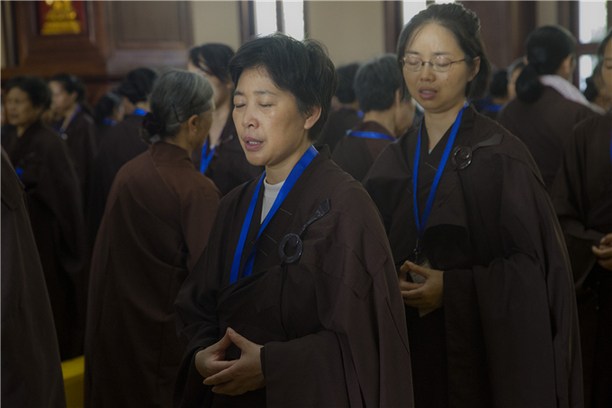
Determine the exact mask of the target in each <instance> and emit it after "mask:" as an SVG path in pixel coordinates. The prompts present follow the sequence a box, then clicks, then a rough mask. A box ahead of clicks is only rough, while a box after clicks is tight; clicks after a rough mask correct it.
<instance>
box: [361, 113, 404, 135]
mask: <svg viewBox="0 0 612 408" xmlns="http://www.w3.org/2000/svg"><path fill="white" fill-rule="evenodd" d="M363 122H376V123H378V124H379V125H381V126H383V127H384V128H385V129H387V132H389V135H391V136H393V137H397V135H396V134H395V118H394V116H393V111H388V110H387V111H369V112H367V113H365V114H364V115H363Z"/></svg>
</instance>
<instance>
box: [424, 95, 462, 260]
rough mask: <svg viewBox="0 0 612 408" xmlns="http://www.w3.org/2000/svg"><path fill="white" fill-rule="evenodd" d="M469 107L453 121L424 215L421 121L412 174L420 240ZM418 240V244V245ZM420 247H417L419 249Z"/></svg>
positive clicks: (460, 112)
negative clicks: (421, 204) (420, 184)
mask: <svg viewBox="0 0 612 408" xmlns="http://www.w3.org/2000/svg"><path fill="white" fill-rule="evenodd" d="M466 108H467V104H465V105H464V106H463V108H461V110H460V111H459V113H458V114H457V118H456V119H455V122H454V123H453V126H452V128H451V132H450V135H449V137H448V141H447V142H446V146H445V147H444V153H443V154H442V158H441V159H440V164H439V165H438V169H437V170H436V175H435V177H434V181H433V183H432V185H431V190H430V191H429V195H428V196H427V201H426V203H425V210H424V211H423V214H422V215H419V214H420V212H419V199H418V191H417V188H418V179H419V162H420V158H421V139H422V137H421V131H422V130H423V122H424V121H422V122H421V126H420V127H419V134H418V137H417V145H416V151H415V152H414V165H413V174H412V207H413V211H414V220H415V222H416V227H417V233H418V241H420V240H421V238H422V237H423V234H424V233H425V226H426V225H427V220H428V218H429V214H430V213H431V209H432V207H433V203H434V199H435V196H436V191H437V190H438V184H439V183H440V179H441V178H442V173H443V172H444V168H445V167H446V163H447V162H448V157H449V156H450V152H451V150H452V148H453V144H454V143H455V138H456V137H457V133H458V132H459V126H460V125H461V118H462V117H463V112H464V111H465V109H466ZM418 241H417V246H418ZM418 249H419V248H416V250H418Z"/></svg>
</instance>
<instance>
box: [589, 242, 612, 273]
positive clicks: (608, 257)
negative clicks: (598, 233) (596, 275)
mask: <svg viewBox="0 0 612 408" xmlns="http://www.w3.org/2000/svg"><path fill="white" fill-rule="evenodd" d="M591 250H592V251H593V254H594V255H595V256H596V257H597V263H599V265H601V267H602V268H604V269H607V270H609V271H612V234H606V235H605V236H604V237H603V238H602V239H601V241H599V245H598V246H595V245H593V247H592V248H591Z"/></svg>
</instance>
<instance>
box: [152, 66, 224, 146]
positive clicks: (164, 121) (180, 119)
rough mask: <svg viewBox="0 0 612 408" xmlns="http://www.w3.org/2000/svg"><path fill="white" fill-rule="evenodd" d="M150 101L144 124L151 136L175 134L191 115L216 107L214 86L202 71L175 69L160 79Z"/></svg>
mask: <svg viewBox="0 0 612 408" xmlns="http://www.w3.org/2000/svg"><path fill="white" fill-rule="evenodd" d="M150 103H151V112H150V114H149V115H148V116H149V117H148V118H146V119H145V124H144V126H145V128H146V129H147V131H148V132H149V134H150V135H151V138H154V137H155V136H157V137H159V138H160V139H165V138H168V137H173V136H175V135H176V134H177V133H178V130H179V128H180V127H181V124H182V123H184V122H186V121H187V120H188V119H189V118H190V117H191V116H193V115H199V114H201V113H203V112H207V111H209V110H212V109H214V99H213V88H212V86H211V85H210V83H209V82H208V81H207V80H206V79H205V78H204V77H202V76H201V75H198V74H195V73H192V72H188V71H185V70H180V69H172V70H170V71H168V72H166V73H164V74H163V75H162V76H161V77H160V78H159V80H158V81H157V82H156V84H155V87H154V88H153V93H152V94H151V102H150ZM155 139H156V138H155ZM151 141H154V140H151Z"/></svg>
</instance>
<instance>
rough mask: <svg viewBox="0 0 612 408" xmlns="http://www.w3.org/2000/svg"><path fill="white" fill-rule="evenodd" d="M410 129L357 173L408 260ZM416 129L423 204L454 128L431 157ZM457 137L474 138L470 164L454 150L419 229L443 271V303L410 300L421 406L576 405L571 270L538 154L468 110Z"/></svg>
mask: <svg viewBox="0 0 612 408" xmlns="http://www.w3.org/2000/svg"><path fill="white" fill-rule="evenodd" d="M417 132H418V129H413V130H412V131H411V132H409V133H407V134H406V135H405V136H404V137H402V138H400V139H399V140H398V142H397V143H393V144H391V145H389V146H388V147H387V148H386V149H385V151H383V153H381V155H380V156H379V157H378V159H377V161H376V162H375V163H374V165H373V166H372V168H371V169H370V173H369V174H368V176H367V177H366V180H365V182H364V186H365V187H366V189H367V190H368V192H369V193H370V195H371V197H372V198H373V199H374V201H375V203H376V204H377V205H378V208H379V210H380V213H381V215H382V218H383V220H384V224H385V227H386V229H387V234H388V235H389V241H390V243H391V249H392V251H393V255H394V257H395V262H396V264H398V265H400V264H401V263H402V262H403V261H404V260H406V259H410V260H413V259H414V258H413V249H414V248H415V246H416V239H417V232H416V225H415V220H414V216H413V205H412V202H413V199H412V174H413V171H412V167H413V162H414V153H415V149H416V140H417V137H416V136H417ZM423 132H424V135H423V137H424V142H423V143H422V151H421V155H422V157H423V161H422V164H421V166H420V167H419V171H420V173H419V185H418V187H419V195H418V199H419V203H420V204H419V208H420V209H421V211H422V209H423V208H424V202H425V200H426V197H427V195H428V194H429V190H430V187H431V181H432V180H433V178H434V174H435V170H436V167H437V166H438V164H439V158H440V156H441V155H442V151H443V150H444V147H445V145H446V140H447V139H448V136H449V133H450V131H447V133H446V135H445V136H444V138H443V139H442V140H441V141H440V142H439V143H438V144H437V145H436V147H435V148H434V150H433V151H432V154H431V155H428V153H427V145H428V143H427V136H426V128H425V127H423ZM480 144H484V145H482V146H480V147H479V145H480ZM487 145H488V146H487ZM455 146H457V147H458V146H462V147H463V150H462V151H463V152H464V153H465V152H467V150H466V147H470V148H471V149H472V151H471V153H472V155H471V161H468V160H465V159H462V157H463V156H462V155H451V159H449V161H448V164H447V166H446V168H445V170H444V173H443V176H442V178H441V181H440V184H439V187H438V191H437V194H436V199H435V201H434V205H433V208H432V210H431V215H430V217H429V221H428V222H427V226H426V230H425V233H424V236H423V238H422V251H423V252H424V255H425V257H426V258H427V259H428V260H429V262H430V263H431V266H432V267H433V268H434V269H439V270H443V271H444V294H443V306H442V308H440V309H437V310H436V311H434V312H432V313H430V314H428V315H425V316H424V317H422V318H421V317H419V316H418V314H417V313H416V311H415V309H414V308H411V307H406V314H407V318H408V337H409V339H410V349H411V356H412V363H413V365H412V368H413V378H414V387H415V403H416V406H417V407H418V406H421V407H469V408H478V407H483V408H485V407H486V408H490V407H508V408H516V407H577V406H581V403H582V377H581V364H580V346H579V338H578V337H579V336H578V325H577V324H578V322H577V316H576V303H575V297H574V287H573V283H572V279H571V270H570V265H569V261H568V259H567V252H566V250H565V247H564V244H563V237H562V233H561V230H560V228H559V225H558V222H557V219H556V217H555V214H554V211H553V208H552V205H551V203H550V199H549V198H548V195H547V193H546V190H545V189H544V186H543V184H542V182H541V179H540V176H539V172H538V170H537V168H536V167H535V163H533V160H532V158H531V156H530V155H529V153H528V152H527V151H526V149H525V147H524V145H523V144H522V143H521V142H520V141H518V140H517V139H516V138H515V137H514V136H512V135H511V134H510V133H509V132H507V131H506V130H505V129H503V128H502V127H500V126H499V125H498V124H497V123H496V122H494V121H492V120H491V119H489V118H486V117H484V116H482V115H480V114H478V113H476V112H475V111H474V110H473V109H472V108H470V109H468V110H467V111H465V114H464V116H463V121H462V123H461V126H460V129H459V133H458V135H457V139H456V141H455ZM453 157H454V159H453ZM466 165H467V167H465V168H464V169H463V170H461V169H460V168H459V167H463V166H466Z"/></svg>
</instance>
